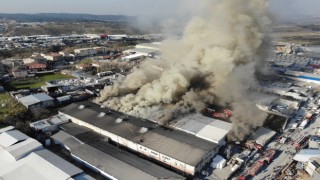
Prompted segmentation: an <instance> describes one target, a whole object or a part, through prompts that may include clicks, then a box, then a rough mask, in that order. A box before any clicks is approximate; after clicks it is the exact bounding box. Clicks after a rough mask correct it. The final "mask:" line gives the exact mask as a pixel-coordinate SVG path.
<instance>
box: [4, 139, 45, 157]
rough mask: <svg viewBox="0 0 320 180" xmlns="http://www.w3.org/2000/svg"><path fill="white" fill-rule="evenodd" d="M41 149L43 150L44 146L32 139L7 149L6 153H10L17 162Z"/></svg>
mask: <svg viewBox="0 0 320 180" xmlns="http://www.w3.org/2000/svg"><path fill="white" fill-rule="evenodd" d="M41 149H43V147H42V144H40V143H39V142H38V141H36V140H34V139H31V138H30V139H27V140H25V141H22V142H20V143H17V144H14V145H12V146H10V147H8V148H6V151H8V152H9V153H10V154H11V155H12V156H13V157H14V158H15V159H16V160H19V159H21V158H23V157H25V156H27V155H28V154H30V153H31V152H33V151H36V150H41Z"/></svg>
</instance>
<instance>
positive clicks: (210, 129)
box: [170, 114, 232, 145]
mask: <svg viewBox="0 0 320 180" xmlns="http://www.w3.org/2000/svg"><path fill="white" fill-rule="evenodd" d="M170 127H172V128H174V129H177V130H180V131H184V132H186V133H189V134H192V135H194V136H197V137H199V138H201V139H205V140H207V141H211V142H213V143H216V144H219V145H222V144H224V143H225V137H226V136H227V134H228V133H229V132H230V131H231V128H232V125H231V123H228V122H225V121H221V120H217V119H212V118H208V117H205V116H203V115H201V114H193V115H189V116H186V117H184V118H182V119H178V120H174V121H172V123H171V125H170Z"/></svg>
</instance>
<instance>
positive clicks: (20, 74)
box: [11, 67, 28, 78]
mask: <svg viewBox="0 0 320 180" xmlns="http://www.w3.org/2000/svg"><path fill="white" fill-rule="evenodd" d="M11 73H12V75H13V76H14V77H15V78H25V77H28V71H27V69H23V68H20V67H16V68H12V70H11Z"/></svg>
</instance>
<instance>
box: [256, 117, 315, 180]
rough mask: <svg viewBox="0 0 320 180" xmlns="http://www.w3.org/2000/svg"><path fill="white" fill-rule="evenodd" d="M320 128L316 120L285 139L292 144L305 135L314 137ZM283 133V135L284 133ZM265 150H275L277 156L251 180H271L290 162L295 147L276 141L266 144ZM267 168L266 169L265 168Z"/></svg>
mask: <svg viewBox="0 0 320 180" xmlns="http://www.w3.org/2000/svg"><path fill="white" fill-rule="evenodd" d="M319 126H320V118H318V119H316V120H315V121H314V122H313V123H311V124H310V125H309V126H308V127H306V128H305V129H303V130H301V129H299V128H297V129H296V130H295V131H294V132H292V133H291V134H289V135H288V136H287V137H291V139H292V140H293V142H295V141H297V140H299V139H300V138H301V137H303V136H305V135H314V134H315V133H316V131H317V127H319ZM286 132H287V131H285V132H284V133H286ZM267 149H276V150H278V156H276V158H275V159H274V160H273V161H272V162H271V164H269V165H268V166H267V165H265V167H264V168H263V169H262V171H260V173H259V174H257V175H256V176H255V177H253V180H269V179H270V180H273V179H275V177H276V175H277V174H279V173H280V172H281V170H282V169H283V168H284V167H285V166H286V165H287V164H288V163H289V162H290V161H291V160H292V158H293V156H294V155H295V153H296V150H295V147H294V146H293V145H292V144H290V143H287V144H280V143H278V142H276V140H274V141H272V142H271V143H269V144H268V146H267ZM266 166H267V167H266Z"/></svg>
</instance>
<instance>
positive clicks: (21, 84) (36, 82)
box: [11, 74, 74, 89]
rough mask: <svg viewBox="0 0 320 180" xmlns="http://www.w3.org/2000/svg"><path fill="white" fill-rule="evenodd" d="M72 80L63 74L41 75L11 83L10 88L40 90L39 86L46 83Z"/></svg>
mask: <svg viewBox="0 0 320 180" xmlns="http://www.w3.org/2000/svg"><path fill="white" fill-rule="evenodd" d="M70 78H74V77H73V76H70V75H64V74H49V75H43V76H39V77H36V78H29V79H28V80H24V81H13V82H12V83H11V86H13V87H15V88H17V89H22V88H31V89H33V88H40V87H41V86H43V85H45V84H46V82H47V81H52V80H61V79H70Z"/></svg>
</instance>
